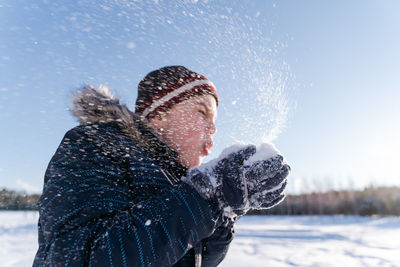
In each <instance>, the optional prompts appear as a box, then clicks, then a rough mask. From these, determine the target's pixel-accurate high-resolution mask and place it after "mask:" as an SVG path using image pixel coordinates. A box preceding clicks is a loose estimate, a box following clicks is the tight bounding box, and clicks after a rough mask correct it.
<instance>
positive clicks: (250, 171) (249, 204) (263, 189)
mask: <svg viewBox="0 0 400 267" xmlns="http://www.w3.org/2000/svg"><path fill="white" fill-rule="evenodd" d="M266 147H267V148H268V149H269V151H268V149H266ZM272 148H273V147H272V146H264V147H261V148H260V149H259V150H260V151H258V153H256V147H255V146H254V145H246V146H241V147H236V149H232V148H230V149H228V150H227V151H225V152H222V154H221V156H220V157H219V158H218V159H215V160H213V161H210V162H208V163H206V164H203V165H202V166H200V167H196V168H192V169H190V170H189V171H188V174H187V176H186V177H184V178H183V179H182V180H183V181H184V182H185V183H187V184H189V185H191V186H192V187H194V188H195V189H196V190H197V191H198V192H199V194H200V195H201V196H203V197H204V198H205V199H207V200H210V201H212V202H214V203H216V204H217V205H218V206H219V208H220V209H222V210H223V213H224V214H223V215H224V216H226V217H229V218H233V217H235V216H240V215H243V214H245V213H246V212H247V211H248V210H250V209H268V208H271V207H273V206H275V205H277V204H278V203H279V202H281V201H282V200H283V199H284V194H283V191H284V189H285V187H286V177H287V176H288V174H289V171H290V167H289V165H287V164H286V162H285V161H284V159H283V157H282V156H281V155H279V154H278V152H277V151H276V150H275V151H273V149H272Z"/></svg>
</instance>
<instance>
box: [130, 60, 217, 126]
mask: <svg viewBox="0 0 400 267" xmlns="http://www.w3.org/2000/svg"><path fill="white" fill-rule="evenodd" d="M204 94H209V95H212V96H213V97H214V98H215V101H216V102H217V105H218V95H217V90H216V89H215V86H214V84H213V83H212V82H211V81H209V80H208V79H207V78H206V77H205V76H203V75H200V74H198V73H196V72H194V71H192V70H190V69H188V68H185V67H183V66H167V67H163V68H161V69H158V70H155V71H152V72H150V73H149V74H147V75H146V77H144V79H143V80H142V81H140V83H139V86H138V97H137V99H136V105H135V113H137V114H139V115H140V116H142V117H143V118H147V119H150V118H153V117H154V116H155V115H157V114H159V113H163V112H166V111H167V110H169V109H170V108H171V107H172V106H173V105H175V104H177V103H180V102H182V101H184V100H186V99H188V98H190V97H192V96H197V95H204Z"/></svg>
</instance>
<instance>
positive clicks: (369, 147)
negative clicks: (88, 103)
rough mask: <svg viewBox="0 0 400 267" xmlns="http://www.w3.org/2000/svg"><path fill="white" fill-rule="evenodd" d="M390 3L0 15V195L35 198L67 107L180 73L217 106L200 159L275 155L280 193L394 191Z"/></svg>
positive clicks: (106, 1) (121, 2) (396, 92)
mask: <svg viewBox="0 0 400 267" xmlns="http://www.w3.org/2000/svg"><path fill="white" fill-rule="evenodd" d="M399 11H400V3H398V1H394V0H392V1H369V0H367V1H361V0H358V1H351V2H349V1H316V0H315V1H285V2H283V1H261V0H259V1H211V0H210V1H200V0H199V1H161V0H159V1H139V2H134V1H126V0H102V1H89V0H86V1H82V0H80V1H50V0H48V1H35V2H32V1H28V0H13V1H11V0H5V1H1V2H0V25H1V27H0V122H1V131H0V187H8V188H13V189H27V190H40V188H41V187H42V183H43V174H44V172H45V169H46V166H47V163H48V161H49V160H50V158H51V156H52V154H53V153H54V152H55V150H56V148H57V146H58V144H59V142H60V141H61V138H62V137H63V135H64V133H65V132H66V131H67V130H68V129H70V128H72V127H74V126H75V125H76V124H77V123H76V121H75V120H74V119H73V118H72V116H71V115H70V114H69V111H68V107H69V106H70V96H71V94H72V92H74V91H75V90H76V89H77V88H79V87H80V86H82V85H83V84H86V83H90V84H94V85H99V84H106V85H108V86H109V87H110V89H111V90H112V91H113V92H115V94H116V95H117V96H119V97H120V98H121V100H122V102H124V103H126V104H127V105H128V106H129V107H131V108H133V106H134V101H135V98H136V88H137V84H138V83H139V81H140V79H142V78H143V76H144V75H145V74H146V73H148V72H150V71H151V70H154V69H157V68H159V67H162V66H165V65H176V64H181V65H185V66H187V67H189V68H192V69H193V70H196V71H198V72H200V73H203V74H205V75H206V76H207V77H208V78H209V79H210V80H212V81H213V82H214V83H215V84H216V86H217V88H218V92H219V95H220V98H221V106H220V109H219V116H218V120H217V127H218V133H217V135H216V137H215V143H216V145H215V147H214V149H213V152H212V154H211V156H210V158H212V157H216V156H217V155H218V154H219V152H220V151H221V150H222V149H223V148H224V147H226V146H228V145H230V144H232V143H233V142H235V141H237V140H242V141H247V142H254V143H259V142H261V140H262V139H263V138H267V139H268V138H269V139H273V142H274V143H275V144H276V145H277V147H278V148H279V149H280V150H281V151H282V152H283V154H284V155H285V156H286V157H287V159H288V161H289V162H290V163H291V166H292V169H293V171H292V174H291V176H290V179H291V180H290V183H289V190H290V191H291V192H300V191H304V190H326V189H329V188H332V187H334V188H345V187H353V188H355V187H357V188H360V187H363V186H367V185H370V184H374V185H400V175H399V174H398V172H397V168H396V166H397V165H398V160H399V159H400V157H399V154H398V151H399V150H400V141H399V140H398V139H399V137H400V124H399V123H398V121H399V117H400V116H399V115H400V105H399V104H398V103H399V100H400V88H399V87H400V75H399V74H400V73H399V72H400V71H399V70H400V50H399V49H398V47H400V17H399V16H398V13H399Z"/></svg>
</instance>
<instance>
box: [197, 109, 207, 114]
mask: <svg viewBox="0 0 400 267" xmlns="http://www.w3.org/2000/svg"><path fill="white" fill-rule="evenodd" d="M198 111H199V112H200V113H201V114H202V115H206V112H205V111H204V110H202V109H199V110H198Z"/></svg>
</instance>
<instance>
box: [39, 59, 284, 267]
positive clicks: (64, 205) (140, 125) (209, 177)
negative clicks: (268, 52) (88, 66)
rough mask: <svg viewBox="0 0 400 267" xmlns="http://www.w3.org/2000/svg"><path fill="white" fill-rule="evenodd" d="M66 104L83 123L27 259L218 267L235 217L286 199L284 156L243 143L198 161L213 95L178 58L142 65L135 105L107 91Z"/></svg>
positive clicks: (54, 173) (59, 164) (67, 149)
mask: <svg viewBox="0 0 400 267" xmlns="http://www.w3.org/2000/svg"><path fill="white" fill-rule="evenodd" d="M73 102H74V108H73V111H72V112H73V114H74V115H75V116H76V117H77V118H78V119H79V121H80V126H77V127H75V128H73V129H72V130H70V131H69V132H67V133H66V135H65V137H64V139H63V140H62V142H61V144H60V146H59V148H58V149H57V151H56V153H55V155H54V156H53V158H52V159H51V161H50V163H49V166H48V169H47V171H46V174H45V181H44V188H43V194H42V196H41V198H40V200H39V203H38V205H39V212H40V218H39V224H38V227H39V249H38V252H37V255H36V258H35V261H34V264H33V265H34V266H61V265H62V266H68V265H69V266H200V265H201V266H216V265H218V264H219V263H220V262H221V261H222V260H223V258H224V257H225V255H226V252H227V250H228V246H229V244H230V242H231V240H232V238H233V223H234V221H235V220H236V219H237V218H238V217H239V216H241V215H243V214H245V213H246V212H247V211H248V210H249V209H259V208H269V207H272V206H274V205H276V204H277V203H278V202H280V201H281V200H282V199H283V194H282V191H283V190H284V188H285V186H286V176H287V175H288V172H289V166H288V165H286V164H285V163H284V161H283V157H282V156H279V155H278V156H275V157H273V158H268V159H266V158H261V160H260V159H259V160H257V161H256V162H252V161H251V160H249V159H250V157H251V156H252V155H254V154H255V153H256V149H255V147H254V146H252V145H248V146H242V147H239V148H237V149H232V151H231V152H230V153H227V155H224V156H221V157H220V158H219V159H217V160H215V161H214V162H213V163H209V164H204V165H203V166H200V165H201V163H202V159H203V158H204V157H205V156H207V155H208V154H209V151H210V149H211V147H212V144H213V143H212V137H213V135H214V134H215V132H216V127H215V124H214V122H215V119H216V116H217V105H218V95H217V92H216V89H215V87H214V85H213V84H212V83H211V82H210V81H209V80H208V79H207V78H206V77H204V76H202V75H199V74H197V73H195V72H193V71H191V70H189V69H187V68H185V67H183V66H169V67H164V68H161V69H159V70H156V71H153V72H151V73H149V74H148V75H147V76H146V77H145V78H144V79H143V80H142V81H141V82H140V83H139V87H138V98H137V101H136V107H135V113H132V112H131V111H130V110H129V109H128V108H127V107H126V106H125V105H121V104H119V100H118V99H115V98H114V97H113V96H112V95H111V94H110V93H109V92H108V91H107V90H105V89H100V90H98V91H97V90H95V89H94V88H92V87H87V88H84V89H83V90H82V91H81V92H79V93H78V94H76V95H75V97H74V99H73ZM198 166H200V167H198Z"/></svg>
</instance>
